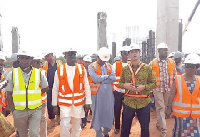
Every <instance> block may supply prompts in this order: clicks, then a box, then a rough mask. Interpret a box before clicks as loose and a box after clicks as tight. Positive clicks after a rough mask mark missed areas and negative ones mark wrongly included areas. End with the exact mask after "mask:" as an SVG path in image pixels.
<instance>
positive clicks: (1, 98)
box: [0, 74, 8, 112]
mask: <svg viewBox="0 0 200 137" xmlns="http://www.w3.org/2000/svg"><path fill="white" fill-rule="evenodd" d="M4 78H5V76H4V75H3V74H2V75H1V80H3V79H4ZM7 105H8V101H7V100H6V92H5V88H3V89H1V91H0V112H2V108H5V107H6V106H7Z"/></svg>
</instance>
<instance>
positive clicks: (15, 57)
mask: <svg viewBox="0 0 200 137" xmlns="http://www.w3.org/2000/svg"><path fill="white" fill-rule="evenodd" d="M10 59H11V61H13V62H14V61H17V53H13V54H12V55H11V57H10Z"/></svg>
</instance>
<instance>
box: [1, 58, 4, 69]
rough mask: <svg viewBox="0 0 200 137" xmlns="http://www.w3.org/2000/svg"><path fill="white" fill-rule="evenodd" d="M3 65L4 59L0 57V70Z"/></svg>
mask: <svg viewBox="0 0 200 137" xmlns="http://www.w3.org/2000/svg"><path fill="white" fill-rule="evenodd" d="M3 67H4V60H2V59H0V72H2V71H3Z"/></svg>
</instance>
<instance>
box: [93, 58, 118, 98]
mask: <svg viewBox="0 0 200 137" xmlns="http://www.w3.org/2000/svg"><path fill="white" fill-rule="evenodd" d="M92 66H93V68H94V71H95V73H96V74H97V75H98V76H100V75H101V66H100V65H99V64H98V62H97V61H95V62H93V63H92ZM105 66H106V69H107V74H108V75H110V74H111V72H112V66H111V64H109V63H105ZM90 85H91V92H92V94H93V95H96V94H97V91H98V90H99V87H100V83H94V82H92V83H91V84H90ZM112 86H113V84H112ZM112 90H113V91H114V89H112Z"/></svg>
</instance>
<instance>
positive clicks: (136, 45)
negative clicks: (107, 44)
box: [128, 43, 141, 51]
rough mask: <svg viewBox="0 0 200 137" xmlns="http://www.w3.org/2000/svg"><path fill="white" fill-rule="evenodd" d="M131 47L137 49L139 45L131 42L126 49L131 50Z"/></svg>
mask: <svg viewBox="0 0 200 137" xmlns="http://www.w3.org/2000/svg"><path fill="white" fill-rule="evenodd" d="M133 49H138V50H140V49H141V48H140V46H139V45H138V44H135V43H132V44H131V45H130V46H129V47H128V51H131V50H133Z"/></svg>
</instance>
